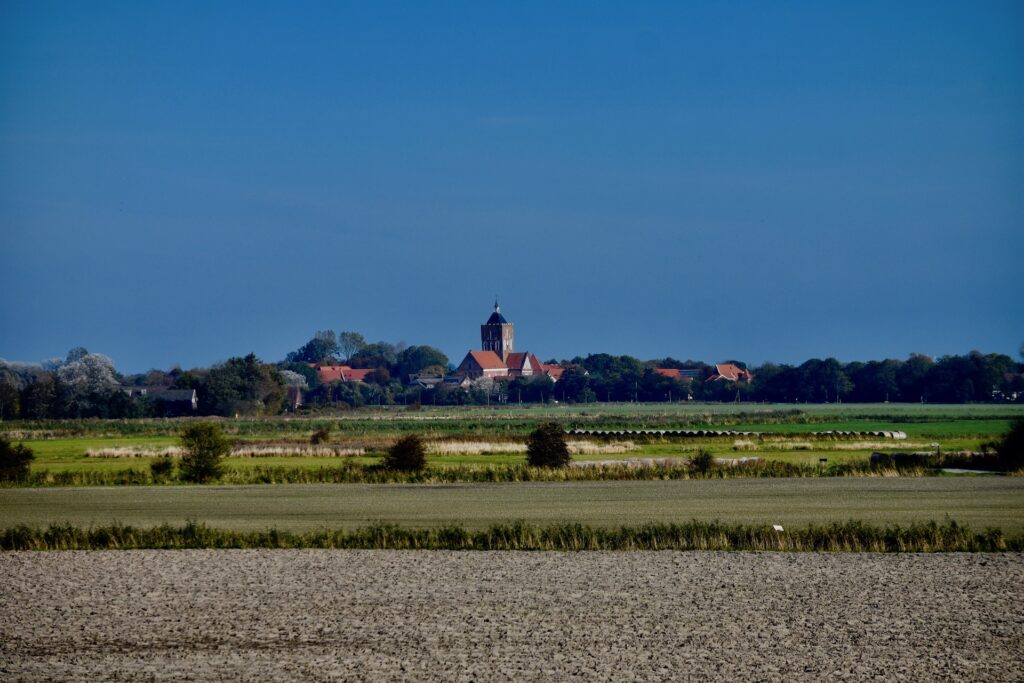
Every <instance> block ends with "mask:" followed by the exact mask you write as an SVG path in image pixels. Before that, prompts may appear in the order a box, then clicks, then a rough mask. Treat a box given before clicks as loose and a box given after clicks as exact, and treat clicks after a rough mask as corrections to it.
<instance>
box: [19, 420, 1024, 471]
mask: <svg viewBox="0 0 1024 683" xmlns="http://www.w3.org/2000/svg"><path fill="white" fill-rule="evenodd" d="M1020 416H1024V405H929V404H843V405H835V404H829V405H807V404H799V405H789V404H787V405H781V404H703V403H700V404H692V403H677V404H628V403H627V404H587V405H573V406H566V405H547V406H515V405H513V406H501V407H492V408H486V407H464V408H429V407H424V408H423V409H422V410H420V411H416V412H409V411H405V410H402V409H398V408H395V407H392V408H386V409H360V410H355V411H350V412H345V413H341V414H337V415H332V416H319V417H284V418H242V419H217V422H218V423H219V424H220V425H222V427H223V429H224V430H225V431H226V432H227V433H228V434H229V435H230V436H231V437H232V438H233V439H234V440H235V441H236V442H238V443H275V444H282V445H302V444H305V443H308V440H309V437H310V435H311V434H312V433H313V431H314V430H316V429H318V428H321V427H324V426H330V427H331V443H332V444H333V445H336V446H340V447H349V446H351V447H359V448H365V449H366V450H367V452H368V455H367V456H366V457H356V458H320V457H305V456H281V457H277V456H275V457H264V458H231V459H229V461H228V463H227V464H228V467H235V468H246V467H254V466H258V465H268V466H273V465H284V466H291V467H322V466H324V465H337V464H340V463H341V462H357V463H371V462H376V461H377V460H378V459H379V453H380V452H381V450H382V449H384V448H385V447H386V446H387V445H388V444H390V443H391V442H393V441H394V440H395V439H397V438H398V437H399V436H402V435H404V434H409V433H416V434H419V435H421V436H422V437H424V438H425V439H427V440H428V441H434V442H438V441H452V440H456V441H457V440H469V441H487V442H497V443H501V442H508V443H522V442H523V441H524V439H525V436H526V435H527V434H528V433H529V431H530V430H531V429H533V428H534V427H535V426H536V425H537V424H538V423H540V422H542V421H545V420H552V419H553V420H558V421H559V422H561V423H562V424H563V425H564V426H566V427H580V428H594V429H644V428H651V429H672V428H680V429H685V428H704V429H709V428H720V429H731V430H736V431H756V432H762V433H764V434H766V436H765V437H762V438H753V439H749V438H732V437H728V438H706V439H650V440H636V446H637V448H636V449H635V450H633V451H630V452H627V453H622V454H591V455H579V456H576V457H577V459H580V460H588V459H589V460H612V459H616V458H631V457H688V456H690V455H692V454H693V453H694V452H696V451H697V450H699V449H702V448H706V449H709V450H711V451H712V452H713V453H714V454H715V455H717V456H719V457H735V456H757V457H761V458H766V459H777V460H784V461H787V462H791V463H796V464H814V463H817V462H818V461H819V460H820V459H821V458H827V459H828V460H829V462H832V463H835V462H851V461H859V460H861V461H862V460H864V459H866V458H867V457H868V456H869V455H870V453H871V452H872V451H875V450H887V451H895V450H931V449H933V446H931V444H933V443H938V444H940V447H941V448H942V449H943V450H945V451H947V452H948V451H960V450H968V451H973V450H977V449H978V448H980V446H981V444H982V443H985V442H988V441H991V440H993V439H996V438H998V437H999V435H1000V434H1002V433H1003V432H1005V431H1006V430H1007V429H1008V428H1009V425H1010V421H1011V419H1013V418H1015V417H1020ZM188 423H189V421H188V420H109V421H107V420H80V421H58V422H55V421H46V422H5V423H2V424H0V431H2V432H6V433H8V434H9V435H10V436H11V437H13V438H15V439H16V440H21V441H24V443H26V444H28V445H29V446H30V447H31V448H32V449H33V450H34V451H35V453H36V455H37V460H36V461H35V463H34V464H33V468H34V469H35V470H37V471H39V470H49V471H54V472H57V471H87V470H97V471H113V470H126V469H133V468H134V469H139V468H146V467H148V465H149V462H150V459H149V458H119V459H106V458H90V457H86V451H87V450H89V449H98V448H113V447H137V448H159V447H165V446H172V445H174V444H175V443H176V441H177V434H178V432H179V431H180V430H181V429H182V428H183V426H185V425H187V424H188ZM828 430H846V431H885V430H889V431H892V430H898V431H903V432H905V433H906V434H907V437H908V438H907V439H906V440H905V441H890V440H879V439H871V438H865V439H846V440H833V439H823V438H816V437H813V436H811V435H810V434H809V433H810V432H820V431H828ZM523 461H524V457H523V455H521V454H516V453H501V452H500V451H499V452H496V453H490V454H486V455H480V454H454V455H443V456H442V455H438V456H432V457H431V458H430V462H431V464H433V465H440V466H450V467H457V466H460V465H467V464H473V465H479V464H496V465H497V464H513V463H521V462H523Z"/></svg>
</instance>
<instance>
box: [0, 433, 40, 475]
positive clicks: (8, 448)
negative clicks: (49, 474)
mask: <svg viewBox="0 0 1024 683" xmlns="http://www.w3.org/2000/svg"><path fill="white" fill-rule="evenodd" d="M35 457H36V454H35V453H33V452H32V449H31V448H29V447H28V446H26V445H24V444H20V443H19V444H18V445H16V446H15V445H14V444H12V443H11V442H10V441H8V440H7V438H6V437H3V436H0V481H24V480H25V479H28V475H29V466H30V465H31V463H32V461H33V460H35Z"/></svg>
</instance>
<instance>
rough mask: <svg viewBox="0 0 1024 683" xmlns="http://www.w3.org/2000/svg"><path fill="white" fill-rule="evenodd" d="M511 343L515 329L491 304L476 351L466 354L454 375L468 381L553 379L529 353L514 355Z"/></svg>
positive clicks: (513, 339) (544, 366)
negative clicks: (546, 376)
mask: <svg viewBox="0 0 1024 683" xmlns="http://www.w3.org/2000/svg"><path fill="white" fill-rule="evenodd" d="M515 343H516V342H515V328H514V326H513V324H512V323H510V322H509V321H508V320H506V319H505V316H503V315H502V314H501V307H500V306H498V302H497V301H495V302H494V312H493V313H491V317H490V318H488V319H487V322H485V323H484V324H483V325H481V326H480V350H479V351H470V352H469V353H467V354H466V357H465V358H464V359H463V360H462V363H460V364H459V367H458V370H456V373H458V374H460V375H464V376H465V377H468V378H470V379H472V380H478V379H495V378H503V377H509V378H514V377H532V376H534V375H548V376H549V377H552V379H556V377H554V376H553V375H555V374H556V373H555V372H551V371H549V366H546V365H544V364H543V363H541V362H540V360H539V359H538V358H537V356H535V355H534V354H532V353H530V352H529V351H523V352H517V351H516V350H515ZM551 367H552V368H555V367H557V366H551ZM558 369H559V370H560V369H561V368H558ZM557 374H560V373H557Z"/></svg>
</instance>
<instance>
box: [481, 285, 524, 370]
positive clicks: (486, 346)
mask: <svg viewBox="0 0 1024 683" xmlns="http://www.w3.org/2000/svg"><path fill="white" fill-rule="evenodd" d="M514 338H515V333H514V332H513V331H512V323H510V322H509V321H507V320H505V316H503V315H502V314H501V307H500V306H498V301H497V300H495V301H494V313H491V317H490V318H488V319H487V322H485V323H484V324H483V325H481V326H480V345H481V346H480V348H481V349H482V350H484V351H494V353H496V354H498V358H500V359H501V362H502V363H504V362H505V361H506V360H508V354H510V353H512V352H513V351H515V342H514Z"/></svg>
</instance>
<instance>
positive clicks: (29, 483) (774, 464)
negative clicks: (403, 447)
mask: <svg viewBox="0 0 1024 683" xmlns="http://www.w3.org/2000/svg"><path fill="white" fill-rule="evenodd" d="M938 474H940V471H939V470H938V469H934V468H929V467H923V466H913V465H906V466H904V465H887V466H878V465H871V464H869V463H835V464H830V465H825V466H820V465H806V464H795V463H787V462H782V461H778V460H758V461H748V462H736V463H734V464H715V465H713V466H712V467H711V468H710V469H709V470H707V471H706V472H702V471H700V470H698V469H695V468H693V467H691V466H689V465H685V464H655V465H651V466H644V467H629V466H626V465H625V464H621V463H616V464H608V465H600V466H594V467H561V468H550V467H530V466H528V465H519V464H512V465H500V464H498V465H461V466H458V467H437V466H434V467H427V468H424V469H423V470H419V471H414V472H403V471H397V470H389V469H385V468H383V467H381V466H379V465H361V464H358V463H346V464H344V465H329V466H323V467H294V466H287V465H276V466H272V465H255V466H253V467H244V468H230V469H227V470H226V471H225V472H224V474H223V476H222V477H221V478H220V479H218V480H216V482H211V483H219V484H236V485H246V484H448V483H486V482H508V483H511V482H527V481H538V482H570V481H657V480H677V479H750V478H786V477H923V476H934V475H938ZM181 483H183V482H180V481H177V480H174V479H158V480H154V478H153V476H152V473H151V472H150V471H149V469H148V468H147V469H126V470H113V471H110V470H103V471H95V470H76V471H66V470H57V471H50V470H42V471H36V472H32V473H31V474H30V475H29V477H28V479H27V480H26V481H24V482H21V483H17V484H12V483H3V484H0V487H48V486H146V485H175V484H181Z"/></svg>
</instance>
